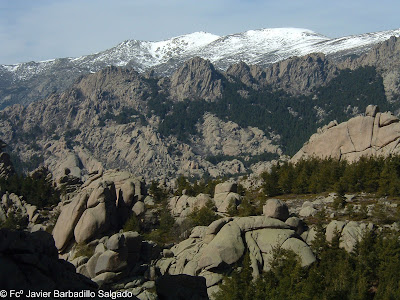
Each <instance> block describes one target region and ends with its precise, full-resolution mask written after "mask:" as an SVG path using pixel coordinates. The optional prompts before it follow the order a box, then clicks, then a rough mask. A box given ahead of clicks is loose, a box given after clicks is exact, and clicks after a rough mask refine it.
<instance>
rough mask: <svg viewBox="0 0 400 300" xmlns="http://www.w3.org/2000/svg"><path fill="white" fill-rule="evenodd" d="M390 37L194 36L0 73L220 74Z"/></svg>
mask: <svg viewBox="0 0 400 300" xmlns="http://www.w3.org/2000/svg"><path fill="white" fill-rule="evenodd" d="M391 36H400V29H397V30H388V31H381V32H375V33H366V34H360V35H351V36H347V37H341V38H334V39H332V38H328V37H326V36H323V35H321V34H318V33H316V32H314V31H311V30H307V29H299V28H272V29H260V30H249V31H246V32H243V33H237V34H231V35H227V36H218V35H214V34H211V33H207V32H195V33H191V34H187V35H182V36H179V37H174V38H171V39H168V40H165V41H159V42H148V41H138V40H127V41H124V42H122V43H120V44H119V45H117V46H115V47H114V48H111V49H108V50H105V51H102V52H99V53H96V54H91V55H87V56H81V57H78V58H62V59H53V60H48V61H42V62H28V63H21V64H16V65H2V66H0V72H1V73H4V72H9V73H10V75H11V74H12V77H13V79H14V80H24V79H29V78H30V77H32V76H34V75H38V74H40V73H43V72H46V71H48V70H51V69H53V68H54V67H58V66H61V65H62V66H63V67H64V68H65V67H67V68H72V69H75V70H79V71H80V72H85V71H86V72H96V71H98V70H99V69H101V68H103V67H105V66H109V65H114V66H133V67H134V68H136V69H137V70H138V71H139V72H142V71H146V70H148V69H150V68H156V69H159V71H161V73H169V72H168V71H169V70H170V69H174V68H173V67H172V68H170V67H166V66H165V64H168V63H170V64H172V65H176V64H179V63H181V62H183V61H185V60H187V59H189V58H191V57H194V56H200V57H202V58H205V59H209V60H210V61H211V62H212V63H213V64H214V65H215V66H217V67H219V68H221V69H226V68H227V67H229V65H231V64H233V63H237V62H239V61H244V62H245V63H247V64H261V65H263V66H265V65H268V64H271V63H274V62H277V61H280V60H283V59H286V58H289V57H291V56H302V55H306V54H309V53H313V52H322V53H324V54H326V55H331V56H336V57H340V56H343V55H346V54H349V53H351V54H360V53H363V52H366V51H367V50H369V49H370V48H371V47H372V46H373V45H374V44H376V43H379V42H382V41H384V40H386V39H388V38H390V37H391ZM163 65H164V67H162V66H163Z"/></svg>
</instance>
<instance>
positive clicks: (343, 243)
mask: <svg viewBox="0 0 400 300" xmlns="http://www.w3.org/2000/svg"><path fill="white" fill-rule="evenodd" d="M373 229H374V224H372V223H361V222H356V221H336V220H334V221H331V222H330V223H329V224H328V226H327V227H326V231H325V235H326V240H327V241H328V242H332V240H333V238H334V237H335V236H336V235H337V236H338V237H339V238H340V244H339V246H340V247H341V248H344V249H345V250H346V251H347V252H352V251H353V250H354V249H355V247H356V245H357V243H358V242H361V240H362V238H363V237H364V235H365V234H366V233H367V232H370V231H372V230H373Z"/></svg>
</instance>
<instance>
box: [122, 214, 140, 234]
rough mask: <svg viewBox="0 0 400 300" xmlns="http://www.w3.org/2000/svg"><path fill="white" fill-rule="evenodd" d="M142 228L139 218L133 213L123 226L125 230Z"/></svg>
mask: <svg viewBox="0 0 400 300" xmlns="http://www.w3.org/2000/svg"><path fill="white" fill-rule="evenodd" d="M139 230H140V224H139V220H138V219H137V217H136V215H135V214H132V216H130V217H129V219H128V220H126V222H125V224H124V226H123V231H124V232H127V231H139Z"/></svg>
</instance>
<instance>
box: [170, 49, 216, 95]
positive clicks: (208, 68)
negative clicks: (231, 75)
mask: <svg viewBox="0 0 400 300" xmlns="http://www.w3.org/2000/svg"><path fill="white" fill-rule="evenodd" d="M222 91H223V86H222V75H221V74H220V73H219V72H218V71H217V70H215V68H214V66H213V65H212V64H211V63H210V61H208V60H205V59H202V58H200V57H195V58H192V59H190V60H188V61H187V62H185V63H184V64H183V66H182V67H180V68H179V69H178V70H177V71H176V72H175V73H174V74H173V75H172V76H171V85H170V94H171V98H172V99H174V100H179V101H182V100H185V99H193V98H194V99H196V98H197V99H205V100H209V101H214V100H216V99H217V98H220V97H221V96H222Z"/></svg>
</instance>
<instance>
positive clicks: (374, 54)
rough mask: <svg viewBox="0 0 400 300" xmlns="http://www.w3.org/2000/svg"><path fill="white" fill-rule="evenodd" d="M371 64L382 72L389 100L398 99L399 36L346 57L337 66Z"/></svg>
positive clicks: (399, 86) (346, 66)
mask: <svg viewBox="0 0 400 300" xmlns="http://www.w3.org/2000/svg"><path fill="white" fill-rule="evenodd" d="M363 66H373V67H376V68H377V70H378V71H379V72H380V73H381V74H382V77H383V84H384V86H385V92H386V96H387V98H388V100H389V101H392V102H398V101H400V38H398V37H394V36H392V37H391V38H390V39H388V40H387V41H384V42H382V43H380V44H378V45H376V46H375V47H374V48H373V49H371V50H370V51H369V52H367V53H365V54H364V55H361V56H360V57H358V58H355V59H351V58H348V59H347V60H345V61H344V62H343V63H341V64H339V68H350V69H353V70H354V69H356V68H358V67H363Z"/></svg>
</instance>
